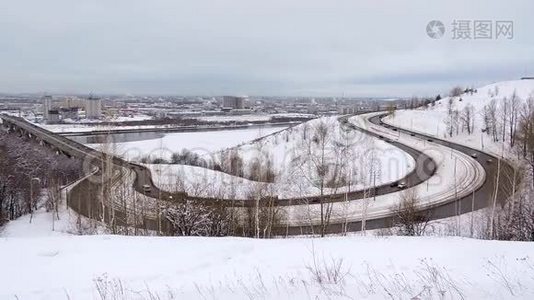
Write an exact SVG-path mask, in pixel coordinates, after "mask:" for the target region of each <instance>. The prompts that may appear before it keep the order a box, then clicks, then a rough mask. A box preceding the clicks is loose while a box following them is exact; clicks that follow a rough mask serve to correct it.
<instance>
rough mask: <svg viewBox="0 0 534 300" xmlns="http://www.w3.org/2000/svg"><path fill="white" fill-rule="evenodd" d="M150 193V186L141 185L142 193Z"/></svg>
mask: <svg viewBox="0 0 534 300" xmlns="http://www.w3.org/2000/svg"><path fill="white" fill-rule="evenodd" d="M151 191H152V187H150V185H148V184H144V185H143V192H145V193H147V194H150V192H151Z"/></svg>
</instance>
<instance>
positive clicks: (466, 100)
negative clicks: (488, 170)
mask: <svg viewBox="0 0 534 300" xmlns="http://www.w3.org/2000/svg"><path fill="white" fill-rule="evenodd" d="M514 94H515V97H516V99H517V102H518V103H519V108H518V109H519V110H520V112H521V110H522V109H523V108H522V105H523V103H525V101H526V100H527V99H528V98H529V97H534V80H513V81H503V82H497V83H493V84H489V85H486V86H483V87H480V88H478V89H476V93H464V94H462V95H460V96H458V97H452V109H453V110H455V111H457V112H458V113H459V114H460V118H461V117H462V113H463V112H464V111H465V108H466V106H470V107H472V110H473V114H472V116H473V123H472V124H473V125H474V126H473V127H474V128H473V130H472V131H473V132H472V133H471V134H469V133H468V132H467V131H466V130H465V129H462V128H461V126H460V128H459V132H458V134H456V130H454V133H453V136H452V137H450V136H449V133H448V130H447V124H446V123H447V122H448V120H447V119H448V118H449V114H448V111H449V101H450V100H451V97H444V98H442V99H441V100H439V101H436V102H435V105H429V106H428V107H427V108H421V109H417V110H399V111H397V112H395V115H394V116H393V117H387V118H385V119H384V121H385V122H386V123H390V124H392V125H396V126H399V127H403V128H406V129H412V130H414V131H420V132H424V133H427V134H430V135H434V136H437V137H439V138H448V139H451V140H454V141H456V142H458V143H462V144H465V145H468V146H471V147H474V148H477V149H481V150H485V151H490V152H493V153H495V154H498V155H501V154H502V153H503V152H504V153H505V154H506V144H503V143H492V139H491V138H490V136H488V135H487V134H485V133H483V132H482V130H483V129H484V130H485V129H486V125H485V122H484V110H485V107H489V106H490V105H491V104H492V101H493V103H494V104H495V108H496V115H497V118H498V120H497V121H498V122H500V123H502V114H503V108H504V104H505V103H506V105H507V110H508V113H509V110H510V107H511V103H510V101H512V100H511V99H512V97H513V96H514ZM505 101H507V102H505ZM507 122H508V121H507ZM497 126H501V128H502V124H501V125H499V124H497ZM507 126H509V125H508V124H507ZM498 130H499V132H500V131H501V129H498ZM506 134H508V132H506ZM501 140H502V138H501ZM503 146H504V147H503ZM503 149H504V151H503Z"/></svg>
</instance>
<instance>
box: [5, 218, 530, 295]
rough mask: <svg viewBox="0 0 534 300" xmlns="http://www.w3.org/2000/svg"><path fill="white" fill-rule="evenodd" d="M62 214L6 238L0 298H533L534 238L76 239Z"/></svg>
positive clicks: (25, 221)
mask: <svg viewBox="0 0 534 300" xmlns="http://www.w3.org/2000/svg"><path fill="white" fill-rule="evenodd" d="M61 218H62V221H60V222H57V223H56V225H55V226H56V231H55V232H52V231H51V225H52V223H51V215H50V214H49V213H45V212H43V211H40V212H38V213H37V214H36V215H35V216H34V219H33V221H32V223H31V224H30V223H29V216H24V217H22V218H20V219H18V220H16V221H13V222H10V223H9V224H8V225H7V226H6V227H5V228H4V230H3V231H2V232H1V233H0V237H1V238H0V257H2V260H1V264H2V274H4V275H3V276H1V284H0V285H1V288H0V299H101V298H102V297H101V296H100V292H99V290H101V291H103V292H102V293H104V292H107V297H108V298H106V299H155V297H154V296H155V295H157V296H158V299H310V298H313V299H338V298H341V299H361V298H365V299H385V298H394V299H460V298H464V299H532V298H533V297H534V260H533V258H532V253H534V243H522V242H501V241H485V240H473V239H468V238H457V237H413V238H409V237H371V236H356V235H353V236H347V237H330V238H324V239H312V238H296V239H275V240H254V239H245V238H185V237H184V238H178V237H176V238H172V237H127V236H112V235H96V236H75V235H71V234H68V233H66V232H65V231H67V230H68V228H69V226H68V224H67V223H68V222H69V217H68V216H66V215H65V214H62V215H61ZM71 218H72V216H71ZM70 222H73V220H72V219H71V220H70ZM7 274H9V275H7ZM151 295H152V297H151Z"/></svg>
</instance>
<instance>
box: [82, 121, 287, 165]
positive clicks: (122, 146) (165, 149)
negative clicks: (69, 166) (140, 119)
mask: <svg viewBox="0 0 534 300" xmlns="http://www.w3.org/2000/svg"><path fill="white" fill-rule="evenodd" d="M283 129H284V127H269V126H267V127H261V128H247V129H231V130H214V131H198V132H176V133H167V134H165V135H164V136H163V137H162V138H159V139H151V140H142V141H135V142H125V143H117V145H116V150H115V151H117V152H116V153H118V154H119V155H121V156H123V157H124V158H126V159H131V160H137V159H139V158H141V157H144V156H150V157H152V158H158V157H159V158H164V159H170V157H171V155H172V153H174V152H180V151H181V150H182V149H188V150H191V151H192V152H195V153H198V154H200V155H205V156H210V155H211V154H212V153H213V152H216V151H220V150H222V149H225V148H228V147H232V146H236V145H239V144H241V143H244V142H247V141H250V140H253V139H256V138H259V137H261V136H264V135H268V134H271V133H273V132H277V131H280V130H283ZM88 146H89V147H93V148H95V149H100V148H101V147H102V146H101V144H88Z"/></svg>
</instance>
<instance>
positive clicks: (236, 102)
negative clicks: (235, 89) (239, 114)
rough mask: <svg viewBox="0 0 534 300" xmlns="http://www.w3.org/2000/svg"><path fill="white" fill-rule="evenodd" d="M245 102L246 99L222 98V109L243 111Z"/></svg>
mask: <svg viewBox="0 0 534 300" xmlns="http://www.w3.org/2000/svg"><path fill="white" fill-rule="evenodd" d="M247 100H248V98H247V97H235V96H224V97H223V108H226V109H243V108H245V102H246V101H247Z"/></svg>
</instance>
